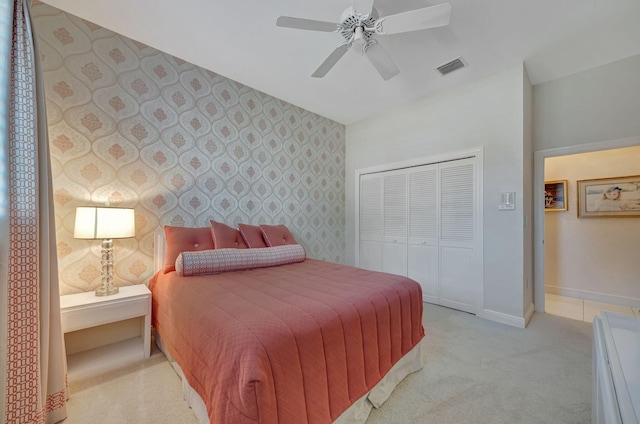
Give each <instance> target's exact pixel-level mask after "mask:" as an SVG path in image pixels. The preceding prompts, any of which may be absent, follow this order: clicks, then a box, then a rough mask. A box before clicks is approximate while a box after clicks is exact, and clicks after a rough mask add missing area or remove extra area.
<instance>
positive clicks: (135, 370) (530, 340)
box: [64, 304, 591, 424]
mask: <svg viewBox="0 0 640 424" xmlns="http://www.w3.org/2000/svg"><path fill="white" fill-rule="evenodd" d="M423 322H424V326H425V330H426V333H427V335H426V338H427V343H426V345H425V346H426V349H425V353H424V354H425V367H424V369H422V370H421V371H419V372H417V373H414V374H412V375H410V376H408V377H407V378H406V379H405V380H404V381H403V382H402V383H401V384H400V385H399V386H398V387H397V388H396V390H395V392H394V393H393V394H392V395H391V397H390V398H389V400H388V401H387V402H386V403H385V405H384V406H383V407H382V408H381V409H380V410H374V411H373V412H372V413H371V416H370V417H369V420H368V421H367V424H383V423H384V424H388V423H397V424H404V423H437V424H448V423H455V424H465V423H473V424H481V423H491V424H500V423H505V424H506V423H508V424H514V423H517V424H527V423H531V424H533V423H535V424H541V423H542V424H544V423H553V424H561V423H589V422H590V420H591V324H590V323H585V322H580V321H574V320H570V319H567V318H561V317H555V316H551V315H545V314H538V313H536V314H535V315H534V316H533V318H532V320H531V323H530V324H529V326H528V327H527V328H526V329H524V330H523V329H518V328H513V327H509V326H506V325H502V324H498V323H494V322H491V321H486V320H483V319H480V318H476V317H475V316H473V315H469V314H466V313H463V312H459V311H454V310H451V309H447V308H442V307H439V306H434V305H429V304H425V314H424V319H423ZM70 389H71V400H70V402H69V404H68V413H69V418H67V419H66V420H65V421H64V424H85V423H104V424H112V423H113V424H116V423H118V424H121V423H141V424H146V423H153V424H158V423H172V424H178V423H179V424H192V423H193V424H195V423H196V419H195V417H194V415H193V413H192V412H191V410H190V409H189V408H188V407H187V406H186V403H185V402H184V401H183V400H182V394H181V384H180V381H179V378H178V377H177V375H176V374H175V372H174V371H173V369H172V368H171V366H170V365H169V363H168V362H167V361H166V359H165V357H164V355H163V354H162V353H160V352H158V351H157V350H155V351H154V353H153V355H152V356H151V358H150V359H147V360H144V361H140V362H136V363H134V364H130V365H128V366H126V367H124V368H121V369H119V370H114V371H110V372H108V373H105V374H103V375H100V376H95V377H92V378H87V379H85V380H81V381H73V380H72V381H71V387H70ZM221 424H222V423H221ZM225 424H226V423H225ZM283 424H295V423H283Z"/></svg>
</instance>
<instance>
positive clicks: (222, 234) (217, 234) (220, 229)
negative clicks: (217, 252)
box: [210, 220, 247, 249]
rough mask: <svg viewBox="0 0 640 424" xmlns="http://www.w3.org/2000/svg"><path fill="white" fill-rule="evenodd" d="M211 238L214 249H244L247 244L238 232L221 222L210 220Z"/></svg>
mask: <svg viewBox="0 0 640 424" xmlns="http://www.w3.org/2000/svg"><path fill="white" fill-rule="evenodd" d="M210 222H211V236H212V238H213V244H214V246H215V248H216V249H228V248H234V249H246V248H247V244H246V243H245V242H244V240H243V239H242V235H241V234H240V231H238V230H236V229H235V228H231V227H229V226H228V225H226V224H223V223H222V222H217V221H214V220H211V221H210Z"/></svg>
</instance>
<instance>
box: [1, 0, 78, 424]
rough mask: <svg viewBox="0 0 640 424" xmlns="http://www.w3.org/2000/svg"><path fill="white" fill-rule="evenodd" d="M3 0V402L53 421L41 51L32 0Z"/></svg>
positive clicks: (51, 229) (22, 418) (60, 372)
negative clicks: (31, 14) (32, 19)
mask: <svg viewBox="0 0 640 424" xmlns="http://www.w3.org/2000/svg"><path fill="white" fill-rule="evenodd" d="M0 2H1V3H2V5H1V6H0V12H1V13H2V14H3V15H2V21H3V22H2V24H1V25H2V30H3V34H2V37H1V39H2V44H3V46H2V47H1V48H2V51H1V53H2V57H1V58H0V62H3V65H2V68H1V71H2V82H3V84H2V104H1V106H0V107H1V108H2V114H1V116H2V118H1V119H2V122H1V126H2V132H1V133H0V134H1V136H2V139H1V143H2V145H1V150H0V287H1V291H2V292H1V293H0V297H1V298H2V302H3V305H1V306H2V308H1V309H0V314H2V315H3V316H2V319H0V336H1V337H2V340H1V342H0V345H1V346H2V351H1V353H2V355H1V356H0V372H2V375H0V380H2V381H3V384H2V386H0V390H1V391H2V393H0V394H1V395H2V399H0V405H2V409H3V410H2V411H1V412H2V414H3V418H4V422H5V423H7V424H9V423H11V424H13V423H55V422H58V421H61V420H62V419H64V418H65V417H66V407H65V404H66V399H67V383H66V362H65V353H64V340H63V335H62V328H61V323H60V297H59V287H58V265H57V259H56V253H55V252H56V250H55V249H56V242H55V223H54V219H53V216H54V214H53V200H52V189H51V169H50V161H49V146H48V139H47V126H46V113H45V104H44V90H43V85H42V82H41V71H40V63H39V62H40V57H39V53H38V50H37V45H36V39H35V36H34V34H33V33H32V26H31V19H30V16H29V1H28V0H15V1H7V0H0ZM11 12H13V13H11ZM11 19H12V21H11ZM7 23H8V25H7ZM8 31H11V32H9V33H8ZM7 33H8V34H7ZM5 36H6V37H5ZM5 40H9V41H10V45H8V44H7V43H5ZM5 302H6V303H5Z"/></svg>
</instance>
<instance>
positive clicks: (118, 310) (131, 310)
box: [60, 284, 151, 366]
mask: <svg viewBox="0 0 640 424" xmlns="http://www.w3.org/2000/svg"><path fill="white" fill-rule="evenodd" d="M60 316H61V319H62V331H63V332H64V333H70V332H72V331H77V330H83V329H87V328H92V327H97V326H100V325H104V324H112V323H116V322H118V321H124V320H129V319H132V318H139V319H140V337H135V338H133V339H131V340H126V341H123V342H120V343H116V344H119V345H121V346H120V350H121V351H122V349H125V350H126V351H127V353H126V355H129V356H131V354H132V352H133V354H134V356H137V357H141V358H148V357H149V355H150V353H151V292H150V291H149V289H148V288H147V286H146V285H144V284H138V285H134V286H124V287H120V291H119V292H118V293H116V294H114V295H110V296H96V295H95V293H94V292H93V291H91V292H86V293H76V294H69V295H65V296H60ZM92 351H93V352H91V353H85V352H80V353H75V354H73V355H70V356H74V357H77V358H76V359H77V361H76V362H81V363H84V362H86V360H85V357H92V358H94V359H95V357H96V356H99V355H100V352H102V353H103V354H104V355H103V356H105V357H107V358H111V361H112V362H117V361H118V357H123V356H126V355H123V354H122V353H118V347H116V346H111V345H107V346H102V347H99V348H96V349H92ZM136 352H137V353H136ZM103 363H104V361H103ZM70 366H71V365H70Z"/></svg>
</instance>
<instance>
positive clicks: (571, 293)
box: [544, 285, 640, 308]
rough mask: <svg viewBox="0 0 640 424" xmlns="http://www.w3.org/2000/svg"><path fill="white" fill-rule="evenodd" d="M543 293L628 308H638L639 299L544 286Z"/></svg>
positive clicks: (639, 306) (639, 304) (639, 305)
mask: <svg viewBox="0 0 640 424" xmlns="http://www.w3.org/2000/svg"><path fill="white" fill-rule="evenodd" d="M544 290H545V293H547V294H557V295H560V296H568V297H574V298H577V299H582V300H591V301H594V302H602V303H609V304H612V305H621V306H628V307H630V308H640V299H638V298H636V297H625V296H616V295H611V294H605V293H598V292H592V291H588V290H579V289H568V288H565V287H559V286H552V285H546V286H545V288H544Z"/></svg>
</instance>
